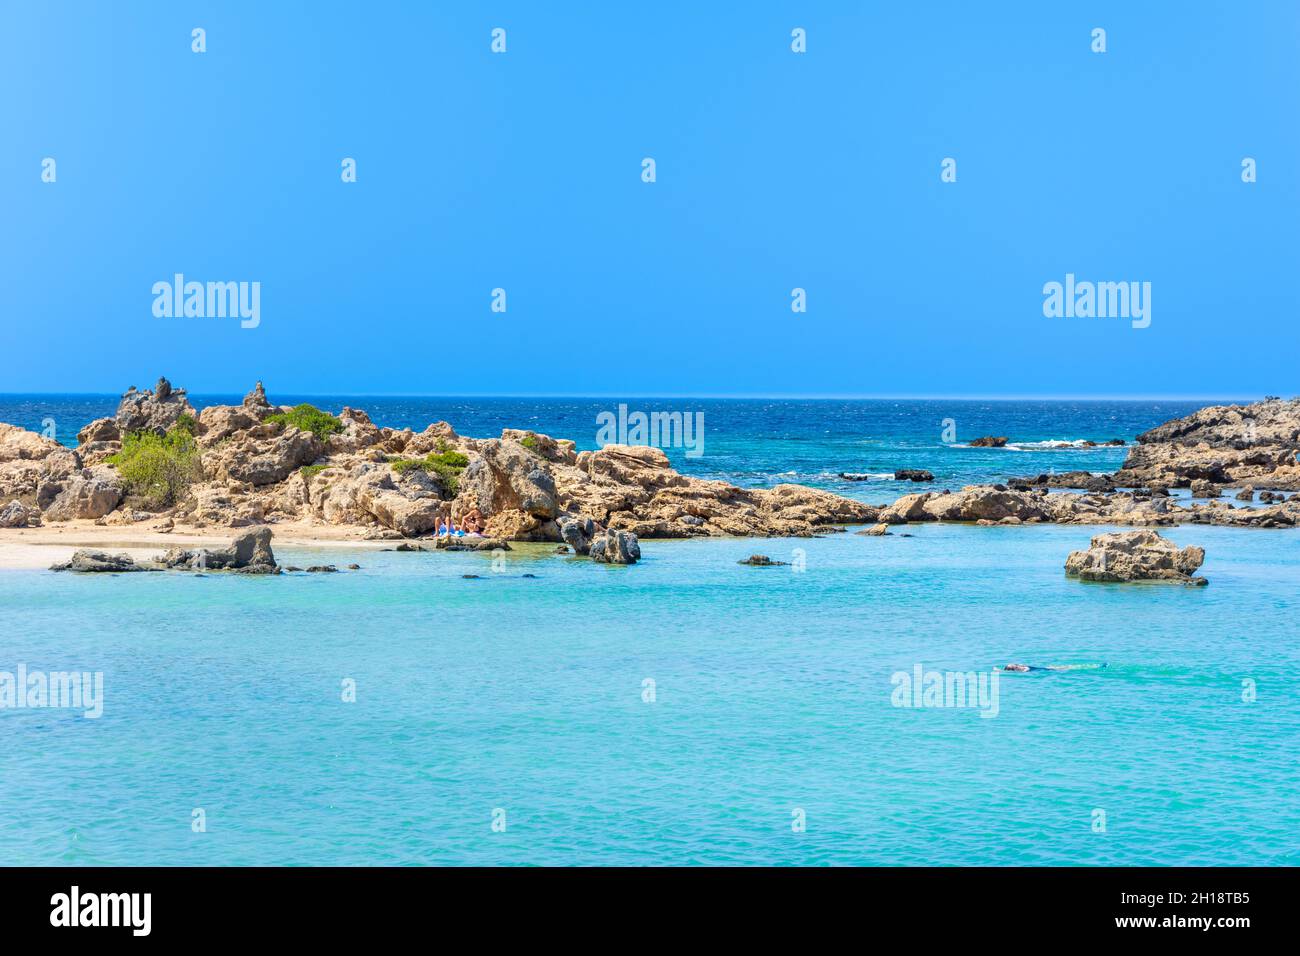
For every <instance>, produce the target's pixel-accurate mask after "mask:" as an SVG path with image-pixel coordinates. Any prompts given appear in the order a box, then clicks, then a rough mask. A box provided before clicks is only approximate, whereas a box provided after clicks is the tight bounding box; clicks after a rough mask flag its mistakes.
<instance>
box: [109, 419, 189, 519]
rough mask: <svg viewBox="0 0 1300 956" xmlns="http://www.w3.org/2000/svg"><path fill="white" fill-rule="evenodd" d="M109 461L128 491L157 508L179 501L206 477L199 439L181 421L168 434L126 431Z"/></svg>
mask: <svg viewBox="0 0 1300 956" xmlns="http://www.w3.org/2000/svg"><path fill="white" fill-rule="evenodd" d="M107 461H108V463H109V464H110V465H113V466H115V467H116V468H117V471H118V474H120V475H121V476H122V484H123V486H124V487H125V489H126V491H127V492H128V493H130V494H132V495H135V496H136V497H138V498H140V499H141V500H142V501H144V502H146V503H147V504H149V505H151V506H153V507H158V508H167V507H170V506H172V505H174V504H176V503H177V502H178V501H180V500H181V499H182V498H184V497H185V495H186V494H187V493H188V492H189V488H190V485H192V484H194V483H195V482H196V481H201V480H202V478H203V462H202V459H201V457H200V455H199V446H198V443H197V442H195V440H194V436H193V435H192V434H191V433H190V432H189V431H188V430H187V429H186V428H184V427H182V426H181V423H179V422H177V424H176V425H174V426H172V428H171V429H170V430H168V432H167V434H165V435H158V434H156V433H154V432H149V431H143V432H135V433H133V434H130V435H127V436H126V438H125V439H123V441H122V450H121V451H120V452H118V453H117V454H115V455H110V456H109V458H108V459H107Z"/></svg>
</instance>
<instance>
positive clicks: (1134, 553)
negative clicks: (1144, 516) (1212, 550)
mask: <svg viewBox="0 0 1300 956" xmlns="http://www.w3.org/2000/svg"><path fill="white" fill-rule="evenodd" d="M1204 562H1205V550H1204V549H1203V548H1198V547H1195V546H1189V547H1186V548H1181V549H1180V548H1179V547H1178V546H1177V545H1176V544H1174V543H1173V542H1172V541H1168V540H1166V539H1165V538H1162V537H1161V536H1160V535H1159V534H1158V533H1157V532H1155V531H1113V532H1110V533H1108V534H1099V535H1097V536H1096V537H1094V538H1093V539H1092V544H1091V547H1089V549H1088V550H1086V551H1074V552H1072V553H1071V554H1070V555H1069V557H1067V558H1066V560H1065V573H1066V574H1067V575H1069V576H1070V577H1077V578H1080V579H1081V580H1084V581H1177V582H1182V583H1184V584H1196V585H1203V584H1205V583H1206V581H1205V578H1198V577H1193V574H1194V572H1195V571H1196V570H1197V568H1199V567H1200V566H1201V565H1202V564H1203V563H1204Z"/></svg>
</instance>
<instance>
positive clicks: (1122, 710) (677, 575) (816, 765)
mask: <svg viewBox="0 0 1300 956" xmlns="http://www.w3.org/2000/svg"><path fill="white" fill-rule="evenodd" d="M232 399H233V400H237V399H238V397H237V396H233V397H230V396H228V397H217V398H205V397H203V396H196V397H195V403H196V404H197V405H199V406H200V407H201V406H202V405H204V404H208V403H210V402H212V401H214V400H220V401H230V400H232ZM116 400H117V397H116V396H104V397H61V398H57V399H55V398H49V397H14V396H7V397H3V396H0V420H3V421H9V422H13V423H15V424H20V425H24V426H26V427H29V428H35V429H38V430H39V429H40V428H41V427H42V422H43V420H44V419H47V418H49V419H53V420H54V426H55V428H56V430H57V435H58V437H59V438H60V439H61V440H63V441H65V442H66V443H69V444H75V435H76V431H77V429H78V428H79V427H80V426H81V425H82V424H84V423H85V422H86V421H88V420H90V419H91V418H93V417H96V416H99V415H104V414H109V413H111V411H112V410H113V408H114V407H115V405H116ZM272 400H274V401H279V402H296V401H298V400H300V399H299V397H297V396H279V395H274V394H273V395H272ZM312 401H314V402H315V403H316V404H318V405H321V406H322V407H327V408H330V409H331V410H337V409H338V408H339V407H341V405H342V404H351V405H353V406H356V407H361V408H365V409H367V410H368V411H369V412H370V413H371V414H372V417H373V418H374V419H375V420H376V421H377V422H378V423H380V424H384V425H393V426H405V425H409V426H411V427H414V428H417V429H419V428H423V427H424V426H425V425H426V424H428V423H429V422H430V421H433V420H437V419H445V420H447V421H449V422H451V423H452V424H453V425H454V426H455V427H456V428H457V430H458V431H460V432H461V433H463V434H469V435H475V436H489V435H494V434H497V433H498V432H499V429H500V428H501V427H504V426H509V427H527V428H533V429H535V430H538V431H542V432H547V433H549V434H552V435H555V436H557V437H569V438H573V439H575V440H576V441H577V442H578V445H579V447H584V448H590V447H594V445H595V437H596V425H595V416H596V414H597V413H598V412H600V411H605V410H615V409H616V406H615V405H613V404H611V403H610V402H608V401H601V400H557V399H542V400H536V401H527V400H519V399H508V400H507V399H500V400H484V399H434V398H431V399H362V398H355V399H341V398H340V399H321V398H316V399H312ZM1208 403H1209V402H957V401H897V402H895V401H816V402H812V401H807V402H805V401H713V400H707V401H698V402H691V401H684V400H680V399H675V400H662V401H655V400H644V401H639V402H628V405H629V407H630V408H632V409H641V410H645V411H652V410H668V411H673V410H676V411H691V412H694V411H697V410H699V411H703V412H704V415H705V418H704V420H705V448H704V454H703V456H702V457H700V458H690V459H688V458H685V457H684V455H683V454H682V451H681V450H680V449H678V450H671V449H670V450H669V451H670V455H672V457H673V458H674V461H675V463H677V464H678V465H679V466H680V467H682V468H683V469H684V470H686V471H688V472H689V473H692V474H697V475H700V476H703V477H717V478H726V479H727V480H730V481H733V482H736V483H739V484H746V485H770V484H775V483H778V482H781V481H799V482H805V483H809V484H815V485H819V486H822V487H828V488H833V489H835V490H838V491H841V492H844V493H849V494H854V495H857V496H860V497H863V498H865V499H866V500H870V501H887V500H892V498H894V497H896V496H897V495H898V494H901V493H903V492H905V491H910V490H913V487H914V486H912V485H911V484H907V485H906V486H904V485H903V484H902V483H899V482H894V481H889V480H884V479H880V480H874V481H868V482H860V483H848V482H843V481H841V480H840V479H838V478H837V477H836V476H837V475H838V474H839V473H840V472H842V471H843V472H854V473H873V474H882V475H883V474H884V473H886V472H892V471H893V469H895V468H899V467H914V468H927V469H929V470H931V471H933V472H934V474H935V476H936V482H935V485H934V486H928V485H920V486H915V487H918V488H926V487H956V486H959V485H961V484H963V483H969V482H972V481H988V480H994V479H1000V478H1006V477H1007V476H1009V475H1019V474H1034V473H1038V472H1042V471H1047V470H1049V469H1055V470H1057V471H1062V470H1071V469H1076V468H1082V469H1086V470H1092V471H1110V470H1113V469H1114V468H1116V467H1117V466H1118V465H1119V463H1120V462H1121V461H1122V460H1123V456H1124V450H1123V449H1081V448H1075V447H1064V448H1061V447H1050V444H1054V443H1059V442H1076V441H1079V440H1083V439H1091V440H1095V441H1101V440H1105V439H1108V438H1124V439H1127V440H1131V439H1132V438H1133V437H1134V435H1136V434H1137V433H1138V432H1140V431H1142V430H1144V429H1146V428H1149V427H1151V426H1153V425H1156V424H1158V423H1160V422H1162V421H1164V420H1167V419H1169V418H1172V417H1176V416H1179V415H1183V414H1186V413H1187V412H1189V411H1191V410H1193V409H1195V408H1197V407H1200V406H1201V405H1204V404H1208ZM945 419H951V420H952V421H953V424H954V426H955V439H956V440H955V441H954V442H945V441H944V440H943V439H944V435H943V431H944V427H945V423H944V420H945ZM985 434H994V435H1006V436H1008V437H1009V438H1010V439H1011V440H1012V443H1013V445H1014V446H1015V447H1011V448H1007V449H997V450H989V449H983V450H982V449H972V448H967V447H962V444H963V442H965V441H967V440H969V439H970V438H974V437H977V436H980V435H985ZM1045 443H1048V444H1045ZM1103 530H1107V529H1105V528H1089V527H1057V526H1024V527H993V528H979V527H971V526H964V525H935V524H928V525H911V526H907V527H905V528H895V529H894V531H895V533H894V534H892V535H890V536H888V537H883V538H876V537H864V536H859V535H854V534H843V535H832V536H828V537H823V538H817V539H769V540H762V541H755V540H742V539H708V540H696V541H648V542H644V543H643V546H642V547H643V554H644V558H643V560H642V562H641V563H639V564H637V565H634V566H632V567H606V566H599V565H594V564H591V563H590V562H588V561H586V560H582V559H574V558H568V557H564V556H559V555H555V554H553V553H551V552H552V549H551V548H549V547H547V546H535V547H529V546H519V547H517V548H516V550H514V551H512V552H510V553H509V554H508V555H507V557H506V561H505V564H504V567H502V568H500V573H493V571H492V559H491V558H490V556H488V555H476V554H445V553H444V554H438V553H427V554H426V553H411V554H408V553H392V552H375V551H369V550H361V549H356V550H355V551H353V550H337V549H331V550H328V551H320V552H316V553H314V554H313V553H311V552H308V551H305V550H303V549H295V548H292V547H288V546H283V547H282V546H277V548H276V553H277V557H278V558H279V559H280V560H281V562H282V563H297V564H304V563H307V562H311V561H315V560H325V561H329V562H331V563H337V564H340V565H342V564H344V563H346V562H348V561H352V560H355V561H356V562H357V563H359V564H361V566H362V569H361V570H360V571H356V572H352V573H346V574H337V575H284V576H280V577H275V578H245V577H237V576H221V575H216V574H212V575H206V576H193V575H186V574H175V575H173V574H167V575H164V574H151V575H120V576H81V577H77V576H71V575H56V574H53V573H50V572H46V571H0V615H2V619H3V622H4V625H3V628H0V671H6V670H8V671H13V670H15V669H16V667H17V666H18V665H19V664H25V665H26V666H27V668H28V669H29V670H37V669H40V670H44V671H63V670H73V669H76V670H86V671H100V672H102V673H103V675H104V703H103V715H102V717H100V718H99V719H87V718H85V717H83V716H81V715H80V714H79V713H77V712H74V711H70V710H56V709H24V710H0V741H2V742H3V746H0V859H4V860H5V861H6V862H9V863H14V864H82V865H85V864H148V863H156V864H179V865H185V864H533V863H539V864H619V865H646V864H816V865H821V864H827V865H844V864H873V865H901V864H909V865H915V864H941V865H949V864H995V865H1009V864H1123V865H1127V864H1244V865H1255V864H1279V863H1287V864H1292V865H1295V864H1300V760H1297V751H1296V740H1297V739H1300V695H1298V694H1297V693H1296V690H1297V686H1298V685H1297V681H1296V674H1297V673H1300V640H1298V639H1297V638H1298V636H1300V635H1298V633H1297V631H1298V629H1297V623H1296V622H1297V620H1300V614H1298V612H1300V533H1297V532H1287V531H1269V530H1246V529H1230V528H1216V527H1202V526H1185V527H1180V528H1175V529H1169V530H1167V531H1165V532H1164V533H1165V534H1166V536H1168V537H1170V538H1172V539H1173V540H1174V541H1176V542H1178V543H1179V544H1199V545H1201V546H1203V547H1204V548H1205V549H1206V552H1207V559H1206V562H1205V565H1204V567H1203V569H1202V573H1204V574H1205V575H1206V576H1207V577H1208V578H1209V579H1210V582H1211V583H1210V586H1209V587H1207V588H1200V589H1194V588H1182V587H1177V586H1160V585H1098V584H1084V583H1080V582H1078V581H1074V580H1069V579H1067V578H1066V577H1065V576H1064V573H1063V564H1064V561H1065V557H1066V555H1067V554H1068V553H1069V552H1070V551H1071V550H1074V549H1077V548H1080V547H1084V546H1086V544H1087V541H1088V538H1089V537H1090V536H1091V535H1093V534H1096V533H1100V532H1101V531H1103ZM904 534H910V535H911V537H904V536H903V535H904ZM753 552H763V553H766V554H769V555H771V556H772V557H774V558H778V559H781V560H785V561H790V562H791V566H788V567H775V568H751V567H745V566H741V565H738V564H737V563H736V562H737V560H738V559H740V558H743V557H745V556H746V555H748V554H750V553H753ZM465 574H477V575H480V576H479V577H478V578H475V579H469V578H465V577H463V576H462V575H465ZM525 574H530V575H535V576H534V577H524V576H523V575H525ZM1009 661H1022V662H1025V663H1029V664H1035V665H1043V666H1046V665H1084V666H1083V667H1082V668H1081V669H1077V670H1070V671H1063V672H1035V673H1031V674H1020V675H1017V674H1008V675H1003V676H1001V677H1000V678H999V680H998V683H997V687H998V698H997V701H996V716H994V717H991V718H986V717H983V716H981V713H988V712H990V711H991V710H992V708H990V707H987V706H986V707H971V706H941V707H904V706H896V704H897V703H899V700H898V695H897V693H896V690H897V686H898V684H897V680H896V676H895V675H897V674H899V673H906V674H911V673H912V672H913V671H914V669H915V668H916V667H917V666H918V665H920V666H921V668H922V669H923V671H931V670H936V671H939V672H962V673H965V672H979V673H984V674H987V673H989V672H990V671H991V669H992V668H994V667H996V666H998V665H1001V664H1005V663H1007V662H1009ZM1100 665H1105V666H1104V667H1102V666H1100ZM347 682H353V683H352V684H348V683H347ZM349 686H355V701H345V700H344V697H345V688H346V687H349ZM950 703H951V701H950ZM199 810H201V811H202V819H203V821H204V823H205V828H204V829H203V832H195V828H194V826H193V825H192V821H193V820H194V819H195V816H196V811H199ZM494 822H495V824H496V825H495V826H494Z"/></svg>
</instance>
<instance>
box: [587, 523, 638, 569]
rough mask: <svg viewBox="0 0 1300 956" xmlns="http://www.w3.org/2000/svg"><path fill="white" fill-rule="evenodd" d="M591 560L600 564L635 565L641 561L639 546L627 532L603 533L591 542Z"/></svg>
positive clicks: (634, 538)
mask: <svg viewBox="0 0 1300 956" xmlns="http://www.w3.org/2000/svg"><path fill="white" fill-rule="evenodd" d="M590 554H591V560H593V561H596V562H599V563H602V564H635V563H636V562H637V561H640V560H641V545H640V543H639V542H638V541H637V537H636V535H634V534H632V533H630V532H627V531H605V532H603V533H601V534H597V535H596V537H594V538H593V539H592V540H591V551H590Z"/></svg>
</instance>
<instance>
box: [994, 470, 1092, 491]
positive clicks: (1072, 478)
mask: <svg viewBox="0 0 1300 956" xmlns="http://www.w3.org/2000/svg"><path fill="white" fill-rule="evenodd" d="M1007 485H1008V486H1009V487H1011V488H1012V489H1014V490H1016V491H1029V490H1030V489H1032V488H1073V489H1076V490H1079V491H1114V490H1115V479H1114V478H1112V477H1111V476H1110V475H1106V474H1101V475H1094V474H1093V473H1092V472H1090V471H1063V472H1060V473H1059V474H1058V473H1054V472H1048V473H1045V474H1041V475H1034V476H1032V477H1027V478H1010V479H1008V480H1007Z"/></svg>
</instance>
